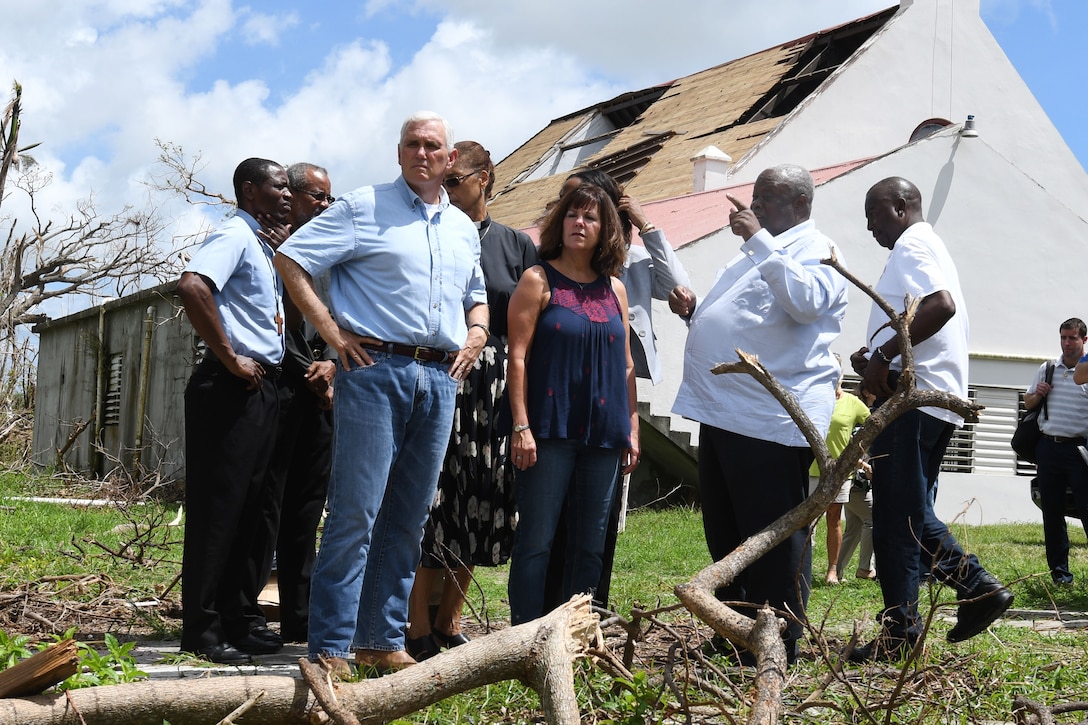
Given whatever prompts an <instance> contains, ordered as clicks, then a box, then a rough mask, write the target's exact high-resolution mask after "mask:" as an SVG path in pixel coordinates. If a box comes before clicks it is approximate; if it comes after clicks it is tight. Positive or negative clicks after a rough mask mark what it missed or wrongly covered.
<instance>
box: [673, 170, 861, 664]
mask: <svg viewBox="0 0 1088 725" xmlns="http://www.w3.org/2000/svg"><path fill="white" fill-rule="evenodd" d="M813 186H814V185H813V182H812V177H811V175H809V173H808V172H807V171H805V170H804V169H802V168H800V167H798V166H793V165H782V166H775V167H773V168H770V169H767V170H766V171H764V172H762V173H761V174H760V175H759V177H758V178H757V179H756V183H755V186H754V188H753V190H752V205H751V208H748V207H746V206H745V205H744V204H743V203H742V202H740V201H739V200H737V199H735V198H733V197H732V196H730V197H729V200H730V201H731V202H732V203H733V206H734V210H733V211H732V212H731V213H730V215H729V225H730V228H731V229H732V231H733V233H734V234H736V235H737V236H739V237H741V239H743V240H744V243H743V244H741V246H740V254H739V255H737V256H736V257H735V258H734V259H733V260H732V261H731V262H729V264H728V265H726V267H725V268H724V269H723V270H722V271H721V272H720V273H719V274H718V279H717V281H716V282H715V283H714V286H713V287H712V288H711V290H710V292H709V293H708V294H707V295H706V297H704V298H703V299H701V300H696V297H695V294H694V293H693V292H692V291H691V290H689V289H687V288H685V287H680V288H677V290H675V291H674V292H673V294H672V295H671V296H670V298H669V305H670V307H671V308H672V310H673V312H676V313H677V314H679V315H680V316H681V317H684V318H687V319H688V320H689V326H690V328H689V332H688V341H687V346H686V348H685V351H684V380H683V382H682V384H681V386H680V392H679V394H678V395H677V397H676V403H675V404H674V406H673V412H674V413H677V414H679V415H682V416H684V417H686V418H691V419H693V420H696V421H698V422H699V423H700V424H701V426H700V429H699V490H700V496H701V499H702V510H703V528H704V531H705V534H706V540H707V546H708V548H709V549H710V554H711V556H712V557H713V558H714V560H715V561H717V560H719V559H721V558H722V557H724V556H725V555H726V554H728V553H729V552H731V551H733V550H734V549H736V548H737V546H738V545H740V544H741V542H743V541H744V540H745V539H747V538H748V537H749V536H752V535H753V534H755V533H757V532H759V531H760V530H762V529H763V528H765V527H766V526H767V525H768V524H770V523H771V522H772V521H774V520H775V519H777V518H778V517H780V516H782V515H783V514H784V513H786V512H787V511H789V510H790V509H792V508H794V507H795V506H797V505H798V504H800V503H801V502H802V500H804V498H805V497H806V495H807V488H808V468H809V466H810V465H811V464H812V461H813V453H812V450H811V448H810V447H809V444H808V442H807V441H806V440H805V437H804V436H803V435H802V434H801V431H800V429H798V427H797V425H796V424H795V423H794V422H793V420H792V419H791V418H790V416H789V414H788V413H787V412H786V411H785V410H784V409H783V408H782V406H781V405H780V404H779V403H778V401H777V400H775V399H774V398H773V397H772V396H771V394H770V393H769V392H767V390H766V389H764V388H763V386H762V385H760V384H759V383H757V382H755V381H754V380H752V379H751V378H750V377H749V376H747V375H737V374H726V375H714V374H713V373H711V372H710V369H711V368H712V367H713V366H715V365H717V364H718V363H721V362H735V361H737V360H738V356H737V353H736V350H738V349H740V350H744V351H746V352H749V353H752V354H755V355H757V356H758V357H759V361H760V362H761V363H762V364H763V365H764V366H765V367H766V368H767V370H769V371H770V373H771V374H772V375H774V376H775V378H777V379H778V381H779V382H780V383H782V385H784V386H785V387H786V389H787V390H790V391H791V392H792V393H793V395H794V396H795V397H796V398H797V402H798V403H800V405H801V407H802V408H803V409H804V411H805V413H806V414H807V415H808V417H809V418H810V419H811V420H812V422H813V423H814V424H815V425H816V428H817V430H818V431H819V432H820V435H821V436H823V435H824V434H826V432H827V428H828V425H829V424H830V420H831V411H832V409H833V408H834V405H835V386H836V383H837V381H838V378H839V365H838V363H837V362H836V361H835V358H834V356H833V355H832V354H831V351H830V349H829V346H830V345H831V343H832V341H834V340H835V338H837V337H838V336H839V332H840V330H841V327H842V320H843V316H844V315H845V314H846V296H847V287H846V280H845V279H844V278H843V277H842V275H840V274H839V273H838V272H836V271H835V270H833V269H831V267H828V266H826V265H823V264H821V263H820V260H821V259H824V258H826V257H829V256H831V255H832V254H835V255H836V256H837V257H838V258H839V260H840V261H842V254H841V253H840V252H839V251H838V248H837V247H835V244H834V243H833V242H832V241H831V240H830V239H828V238H827V237H825V236H824V235H823V234H821V233H820V232H818V231H817V230H816V226H815V224H814V223H813V222H812V221H811V220H810V218H809V217H810V215H811V212H812V196H813ZM811 578H812V556H811V550H810V548H809V545H808V529H807V528H802V529H800V530H798V531H796V532H794V533H793V534H792V535H791V536H790V538H789V539H787V540H786V541H784V542H782V543H781V544H779V545H778V546H776V547H775V548H774V549H772V550H771V551H770V552H768V553H767V554H765V555H764V556H763V557H762V558H761V559H760V560H759V561H757V562H755V563H753V564H752V565H751V566H750V567H748V568H747V569H746V570H745V571H743V572H741V573H740V575H739V576H738V577H737V578H736V579H735V580H734V581H733V582H732V583H731V584H730V585H728V586H726V587H723V588H721V589H719V590H718V592H717V595H718V598H719V599H722V600H724V601H744V602H751V603H752V605H753V607H752V608H751V609H750V610H748V611H745V612H744V613H745V614H748V615H749V616H753V617H754V616H755V612H756V609H755V607H758V606H762V605H763V603H764V602H767V603H769V604H770V605H771V606H772V607H774V608H776V609H778V610H782V611H787V610H788V611H789V612H792V613H793V615H794V616H796V617H797V618H799V619H803V618H804V613H805V605H806V603H807V601H808V591H809V586H810V582H811ZM742 611H743V610H742ZM802 631H803V629H802V626H801V624H800V623H799V622H797V621H792V620H791V621H790V624H789V626H788V627H787V629H786V631H785V633H784V634H783V638H784V639H785V643H786V655H787V658H788V659H789V661H791V662H792V661H793V660H794V659H795V658H796V656H797V640H798V639H799V638H800V636H801V634H802ZM746 657H750V655H746V654H745V653H742V662H743V661H744V660H745V659H746Z"/></svg>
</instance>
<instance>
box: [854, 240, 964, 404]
mask: <svg viewBox="0 0 1088 725" xmlns="http://www.w3.org/2000/svg"><path fill="white" fill-rule="evenodd" d="M876 291H877V293H878V294H880V296H881V297H883V298H884V299H885V300H887V302H888V304H890V305H891V306H892V308H893V309H894V310H896V311H897V312H902V311H903V310H904V309H905V302H904V301H905V299H906V298H907V297H908V296H909V297H912V298H923V297H928V296H929V295H931V294H933V293H935V292H941V291H947V292H948V293H949V294H951V295H952V300H953V302H955V303H956V314H955V315H953V317H952V319H950V320H949V321H948V322H947V323H945V325H944V327H942V328H941V329H940V330H938V331H937V333H936V334H935V335H933V336H932V337H930V338H929V339H928V340H923V341H922V342H921V343H919V344H917V345H915V346H914V373H915V376H916V379H917V386H918V390H937V391H944V392H947V393H952V394H953V395H956V396H958V397H960V398H964V399H966V398H967V364H968V356H967V339H968V335H969V333H970V329H969V325H968V318H967V304H966V303H965V302H964V300H963V292H962V291H961V290H960V278H959V273H958V272H957V271H956V264H955V263H954V262H953V261H952V255H950V254H949V253H948V248H947V247H945V245H944V242H943V241H941V238H940V237H939V236H937V233H936V232H934V231H933V227H932V226H930V225H929V224H928V223H927V222H918V223H917V224H912V225H911V226H910V227H908V228H907V229H906V231H904V232H903V234H902V235H900V237H899V239H898V240H896V242H895V247H894V248H892V251H891V254H889V255H888V262H887V264H885V265H884V272H883V274H881V275H880V281H879V282H877V283H876ZM887 322H888V318H887V316H886V315H885V314H884V312H883V311H882V310H881V309H880V308H879V307H877V306H876V304H875V303H874V304H873V308H872V311H871V312H870V313H869V329H868V343H867V345H868V347H869V349H870V350H874V349H876V348H877V347H879V346H880V345H883V344H884V343H885V342H887V341H888V340H889V339H891V338H892V336H894V335H895V330H893V329H892V328H891V327H885V328H884V329H882V330H880V331H879V332H877V330H878V329H879V328H880V326H881V325H884V324H885V323H887ZM902 360H903V359H902V357H897V358H896V359H895V360H894V361H893V362H892V364H891V368H892V369H893V370H901V369H902V367H903V366H902ZM920 410H921V411H922V412H923V413H926V414H928V415H931V416H933V417H934V418H937V419H938V420H943V421H946V422H948V423H955V424H956V425H960V424H961V423H963V418H961V417H960V416H959V415H957V414H956V413H953V412H952V411H951V410H945V409H944V408H921V409H920Z"/></svg>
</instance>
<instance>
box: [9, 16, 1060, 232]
mask: <svg viewBox="0 0 1088 725" xmlns="http://www.w3.org/2000/svg"><path fill="white" fill-rule="evenodd" d="M916 1H917V2H922V1H933V2H935V1H937V0H916ZM984 2H986V3H987V5H986V8H990V7H991V6H996V5H997V4H998V3H1005V5H1003V6H1002V7H1005V6H1007V9H1008V8H1011V9H1014V10H1015V9H1017V8H1021V7H1024V6H1025V4H1026V3H1042V5H1043V7H1046V8H1049V3H1047V2H1045V0H984ZM893 4H894V0H815V1H814V0H778V1H777V2H775V3H773V4H770V3H767V2H764V1H757V0H730V2H728V3H726V2H722V1H721V0H675V1H674V2H672V3H665V4H663V3H660V2H649V1H648V0H632V2H628V3H624V4H619V3H601V2H598V3H593V2H585V0H553V2H551V3H538V2H524V3H520V2H519V3H510V2H498V0H414V2H407V1H405V2H397V3H394V2H392V0H369V2H367V3H366V4H365V6H363V7H359V6H357V5H355V4H351V3H344V4H336V3H326V4H325V5H323V6H320V7H321V9H322V11H323V12H322V14H321V15H320V16H312V15H310V14H308V11H304V9H303V7H302V6H300V5H299V4H298V3H297V1H292V0H262V2H261V3H260V4H259V5H258V4H256V3H252V4H250V5H240V4H234V3H233V2H232V0H158V1H157V2H156V1H155V0H65V2H63V3H61V2H59V1H58V0H51V1H50V0H46V1H45V2H39V3H29V2H27V3H18V4H16V6H15V7H13V8H11V9H10V10H8V9H6V10H5V25H6V28H5V30H7V32H6V33H5V41H4V43H3V44H0V91H3V90H6V88H7V87H8V86H7V84H8V82H10V80H11V79H18V80H19V81H21V82H22V84H23V87H24V106H25V112H24V125H23V137H22V138H23V141H24V142H27V143H29V142H31V141H41V142H43V145H42V146H41V147H40V148H39V149H35V151H34V154H35V155H36V156H37V157H38V159H39V160H40V161H41V163H42V164H43V166H45V167H46V168H47V169H49V170H51V171H53V172H54V173H55V176H56V181H55V183H54V184H53V186H52V187H50V189H49V191H48V192H47V193H46V195H45V196H46V198H47V200H48V203H49V205H50V206H51V205H54V204H55V205H59V206H62V207H63V206H67V207H69V208H70V207H71V206H72V205H73V204H74V201H75V199H77V198H79V197H81V196H86V194H87V193H88V192H90V191H91V189H92V187H93V190H94V191H95V193H96V194H97V195H98V199H99V204H100V206H101V207H102V208H104V209H107V208H120V207H121V206H122V205H124V204H125V203H138V202H140V201H141V200H142V193H143V189H142V187H140V186H139V184H137V183H136V180H138V179H141V178H144V177H145V176H146V175H147V173H148V170H149V169H150V168H151V167H152V166H153V164H154V161H155V159H156V158H157V155H158V150H157V149H156V147H155V145H154V139H156V138H160V139H163V140H166V141H170V142H174V143H177V144H179V145H181V146H182V147H183V148H184V149H185V151H186V152H187V153H189V154H191V155H195V154H198V153H199V154H200V155H201V157H202V158H203V160H204V162H205V163H206V164H207V168H206V169H205V171H204V172H203V174H202V179H203V180H204V181H205V182H206V183H207V184H208V185H209V186H211V187H212V188H213V189H215V190H217V191H222V192H223V193H227V194H229V193H230V191H229V190H230V178H231V174H232V172H233V169H234V167H235V166H236V165H237V163H238V162H239V161H240V160H242V159H243V158H246V157H247V156H266V157H271V158H275V159H277V160H280V161H282V162H284V163H290V162H294V161H299V160H308V161H313V162H316V163H319V164H322V165H323V166H326V167H327V168H328V169H329V171H330V175H331V176H332V180H333V185H334V189H335V191H336V192H337V193H342V192H343V191H346V190H348V189H350V188H352V187H354V186H357V185H360V184H366V183H375V182H380V181H388V180H390V179H392V178H393V177H394V176H395V175H396V173H397V168H396V163H395V159H396V157H395V145H396V141H397V132H398V129H399V126H400V122H401V120H402V119H403V118H404V117H405V116H406V115H408V114H409V113H411V112H413V111H415V110H418V109H421V108H430V109H433V110H436V111H438V112H440V113H442V114H443V115H445V116H447V117H448V118H449V119H450V121H451V122H452V124H453V126H454V129H455V131H456V134H457V136H458V138H461V139H467V138H471V139H474V140H477V141H480V142H481V143H483V144H484V145H485V146H486V147H487V148H489V149H490V150H491V151H492V152H493V154H494V155H495V157H496V158H501V157H502V156H503V155H505V154H507V153H509V152H510V151H512V150H513V149H514V148H516V147H517V145H519V144H520V143H522V142H524V141H525V140H526V139H528V138H529V137H530V136H531V135H532V134H533V133H535V132H536V131H538V130H539V129H541V128H542V127H544V126H545V125H546V124H547V123H548V122H549V121H550V120H551V119H553V118H555V117H558V116H560V115H563V114H565V113H568V112H570V111H572V110H575V109H578V108H581V107H584V106H587V105H590V104H593V103H597V102H600V101H603V100H606V99H608V98H610V97H611V96H613V95H616V94H618V93H621V92H624V91H628V90H633V89H636V88H639V87H644V86H646V85H650V84H653V83H660V82H663V81H666V80H670V79H672V78H676V77H679V76H682V75H685V74H687V73H691V72H695V71H697V70H700V69H703V68H707V67H710V66H713V65H716V64H718V63H722V62H725V61H728V60H731V59H733V58H736V57H738V56H740V55H743V54H746V53H750V52H754V51H757V50H760V49H763V48H766V47H769V46H771V45H773V44H776V43H781V42H784V41H787V40H790V39H793V38H796V37H799V36H802V35H805V34H807V33H810V32H812V31H814V30H817V29H822V28H826V27H829V26H832V25H835V24H838V23H841V22H846V21H848V20H851V19H853V18H857V17H860V16H862V15H866V14H869V13H873V12H876V11H879V10H882V9H884V8H885V7H888V6H891V5H893ZM349 6H350V7H349ZM769 7H772V8H773V9H772V10H768V8H769ZM318 19H319V20H320V23H317V22H315V21H316V20H318ZM436 21H437V30H435V31H434V32H433V34H432V33H431V30H432V28H434V27H435V24H436ZM322 28H323V29H324V30H322ZM324 33H328V34H329V35H328V37H326V35H325V34H324ZM366 33H370V34H371V35H369V36H368V35H366ZM374 33H381V34H382V37H376V36H375V35H374ZM253 45H256V48H253V47H251V46H253ZM284 69H287V70H289V71H290V72H284ZM7 209H8V207H5V210H7ZM187 223H188V222H187Z"/></svg>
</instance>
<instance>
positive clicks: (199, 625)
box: [177, 158, 291, 664]
mask: <svg viewBox="0 0 1088 725" xmlns="http://www.w3.org/2000/svg"><path fill="white" fill-rule="evenodd" d="M234 193H235V196H236V197H237V200H238V211H237V213H236V214H235V215H234V216H233V217H231V218H230V219H227V220H226V221H225V222H223V223H222V224H221V225H219V227H218V228H217V229H216V230H215V231H213V232H212V233H211V234H210V235H208V238H207V239H206V240H205V241H204V243H203V244H202V245H201V246H200V248H199V249H197V251H196V252H195V253H194V254H193V258H192V260H191V261H190V262H189V264H188V266H186V268H185V272H184V273H182V275H181V279H180V280H179V281H178V287H177V290H178V296H179V297H180V298H181V301H182V304H184V306H185V312H186V314H187V315H188V317H189V321H190V322H191V323H192V325H193V329H194V330H195V331H196V333H197V334H198V335H200V337H201V338H202V339H203V340H204V343H205V345H207V352H206V354H205V356H204V360H203V361H202V362H201V363H200V365H198V366H197V367H196V369H195V370H194V371H193V375H192V377H191V378H190V379H189V383H188V385H186V387H185V479H186V480H185V517H186V519H185V547H184V549H185V550H184V554H183V557H182V565H181V583H182V633H181V649H182V651H185V652H192V653H194V654H197V655H201V656H203V657H205V658H207V659H209V660H211V661H212V662H218V663H222V664H241V663H244V662H249V661H250V655H254V654H256V655H261V654H269V653H271V652H275V651H276V650H278V649H279V648H280V647H281V646H282V642H281V641H279V637H278V635H275V634H273V633H272V632H271V631H270V630H269V629H268V626H267V622H266V620H265V617H264V614H263V612H262V611H261V609H260V607H259V606H258V604H257V595H258V594H259V593H260V582H259V576H258V572H259V570H260V566H259V562H260V560H261V558H262V557H263V544H262V543H261V542H263V541H264V539H263V538H262V535H263V534H262V531H261V526H262V524H261V523H260V522H259V518H260V517H259V516H258V513H259V508H260V507H259V505H258V502H259V501H260V500H261V498H262V497H263V496H264V494H265V493H266V483H267V481H266V474H267V470H268V460H269V458H271V452H272V447H273V445H274V443H275V436H276V416H277V415H278V414H279V401H280V394H281V390H280V386H281V385H282V383H281V381H279V380H278V379H277V378H278V370H279V365H280V363H281V361H282V360H283V353H284V337H283V304H282V301H281V298H280V282H279V278H278V277H277V276H276V272H275V270H274V269H273V267H272V248H271V247H270V246H269V241H270V239H271V237H270V236H269V235H268V234H267V232H266V230H267V229H270V228H274V227H277V226H279V225H282V224H283V223H285V222H286V221H287V215H288V214H289V213H290V212H291V192H290V190H289V189H288V183H287V172H286V171H285V170H284V168H283V167H282V166H280V165H279V164H277V163H275V162H274V161H269V160H268V159H258V158H251V159H246V160H245V161H243V162H242V163H240V164H239V165H238V168H237V169H236V170H235V172H234Z"/></svg>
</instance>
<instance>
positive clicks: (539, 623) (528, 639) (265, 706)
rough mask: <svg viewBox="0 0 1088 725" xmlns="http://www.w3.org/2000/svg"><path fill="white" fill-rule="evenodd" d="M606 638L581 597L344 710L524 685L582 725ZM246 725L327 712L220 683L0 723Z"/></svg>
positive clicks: (390, 680)
mask: <svg viewBox="0 0 1088 725" xmlns="http://www.w3.org/2000/svg"><path fill="white" fill-rule="evenodd" d="M595 636H599V629H598V618H597V615H596V614H593V613H592V611H591V609H590V599H589V597H588V596H581V597H575V598H574V599H572V600H571V601H570V602H568V603H567V604H565V605H564V606H562V607H560V608H559V609H556V610H555V611H554V612H551V613H550V614H548V615H546V616H545V617H543V618H541V619H538V620H535V621H533V622H527V623H526V624H522V625H519V626H517V627H510V628H509V629H504V630H501V631H498V632H495V633H493V634H490V635H488V636H486V637H481V638H479V639H476V640H473V641H472V642H469V643H468V644H465V645H462V646H460V647H457V648H456V649H452V650H448V651H446V652H443V653H442V654H440V655H438V656H436V657H432V658H431V659H429V660H427V661H425V662H421V663H419V664H418V665H414V666H412V667H409V668H408V669H406V670H402V671H400V672H397V673H395V674H390V675H386V676H385V677H381V678H377V679H371V680H364V681H362V682H357V683H338V684H337V685H335V689H334V694H335V697H336V699H337V702H338V703H339V705H340V706H341V707H342V709H344V710H345V711H348V712H350V713H351V714H352V715H354V717H355V718H356V719H357V720H358V721H359V722H360V723H378V722H387V721H389V720H392V719H394V718H397V717H403V716H405V715H408V714H410V713H413V712H415V711H417V710H419V709H421V708H424V707H427V706H428V705H431V704H433V703H435V702H438V701H439V700H442V699H445V698H447V697H450V696H452V695H455V694H457V693H459V692H464V691H466V690H471V689H473V688H475V687H480V686H482V685H486V684H491V683H494V682H501V681H503V680H511V679H518V680H522V681H524V682H525V683H526V684H528V685H529V686H531V687H532V688H533V689H535V690H536V691H537V692H538V693H540V699H541V703H542V705H543V708H544V714H545V716H546V717H547V719H548V722H549V723H553V725H577V723H579V722H580V721H581V717H580V714H579V712H578V704H577V701H576V699H575V693H574V673H573V669H572V666H571V663H572V662H573V661H574V660H575V659H576V658H578V657H580V656H582V655H583V654H584V653H585V651H586V650H587V648H588V646H589V643H590V641H591V640H592V639H593V638H594V637H595ZM262 692H263V693H264V694H263V696H260V697H259V699H257V700H256V702H254V703H253V705H252V707H250V709H249V710H247V711H246V713H245V720H246V721H247V722H260V723H264V724H265V725H287V724H289V723H290V724H297V723H304V722H319V721H320V720H319V719H318V718H320V717H321V715H319V714H318V713H317V710H319V708H320V706H319V705H318V702H317V699H316V698H315V697H314V695H313V693H311V692H310V690H309V688H308V687H307V685H306V683H305V682H304V681H302V680H299V679H295V678H293V677H273V676H261V677H236V676H231V677H219V678H209V679H201V680H196V681H194V680H178V681H157V682H140V683H134V684H131V685H114V686H110V687H93V688H88V689H85V690H74V691H71V692H69V693H68V694H67V696H66V695H65V694H63V693H62V694H57V695H38V696H36V697H28V698H22V699H11V700H0V723H5V724H6V723H12V724H14V723H18V724H19V725H45V724H48V725H79V723H80V722H81V718H82V719H83V720H85V721H86V722H88V723H94V724H95V725H115V724H116V725H120V724H122V723H123V724H124V725H144V724H146V725H162V722H163V720H169V721H170V723H171V724H172V725H208V724H209V723H213V722H215V721H216V720H217V719H219V718H223V717H224V716H226V715H227V714H229V713H230V712H231V711H232V710H234V709H235V708H236V707H238V706H239V705H241V704H242V703H244V702H246V701H247V700H249V699H251V698H254V697H257V696H258V695H260V693H262ZM307 718H312V719H307Z"/></svg>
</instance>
